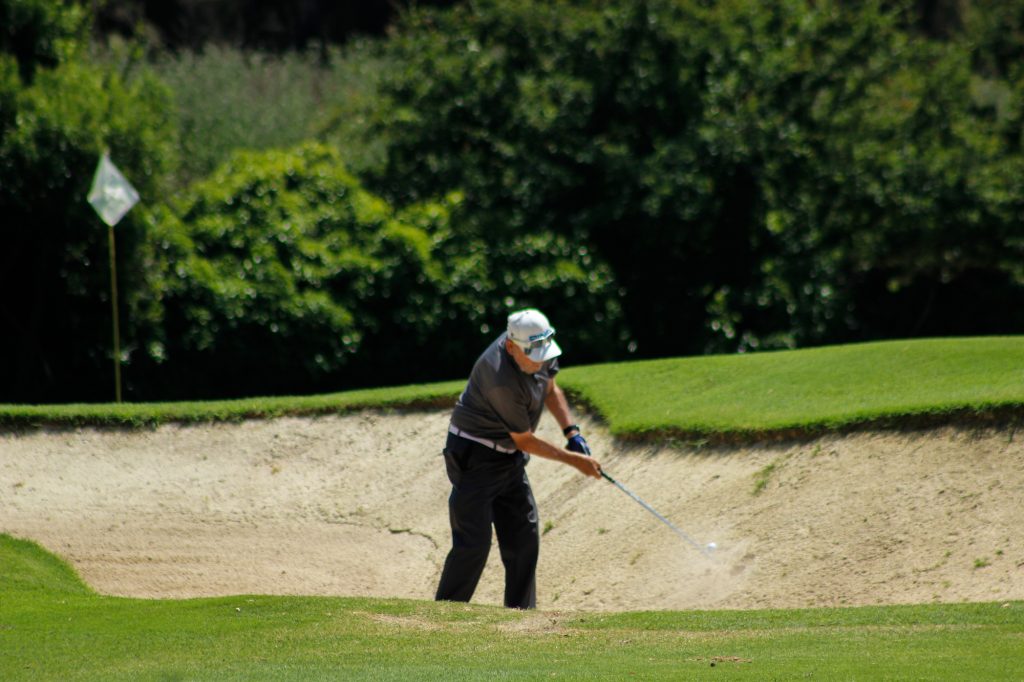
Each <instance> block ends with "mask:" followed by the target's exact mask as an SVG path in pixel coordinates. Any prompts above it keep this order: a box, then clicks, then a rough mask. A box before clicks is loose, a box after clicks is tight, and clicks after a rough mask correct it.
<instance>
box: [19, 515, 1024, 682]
mask: <svg viewBox="0 0 1024 682" xmlns="http://www.w3.org/2000/svg"><path fill="white" fill-rule="evenodd" d="M1022 636H1024V603H1020V602H1012V603H1008V604H963V605H929V606H897V607H870V608H846V609H810V610H785V611H745V612H744V611H722V612H685V613H683V612H642V613H622V614H595V613H548V612H521V611H510V610H506V609H500V608H495V607H483V606H467V605H461V604H459V605H457V604H435V603H432V602H416V601H408V600H380V599H347V598H299V597H255V596H239V597H227V598H218V599H194V600H184V601H173V600H161V601H148V600H135V599H121V598H114V597H103V596H99V595H96V594H94V593H93V592H91V591H90V590H89V588H88V587H87V586H85V585H84V584H82V583H81V582H80V581H79V580H78V579H77V577H76V576H75V574H74V572H73V571H72V570H71V569H70V568H69V567H68V566H67V565H66V564H64V563H63V562H62V561H60V560H59V559H57V558H56V557H54V556H52V555H50V554H48V553H47V552H45V551H43V550H42V549H40V548H39V547H38V546H36V545H34V544H32V543H29V542H25V541H21V540H14V539H11V538H9V537H7V536H2V535H0V651H2V652H3V655H2V656H0V679H4V680H44V679H61V680H118V679H132V680H140V679H141V680H149V679H161V680H166V679H190V680H205V679H210V680H214V679H215V680H225V679H227V680H231V679H239V680H242V679H244V680H252V679H261V680H262V679H270V680H278V679H280V680H308V679H347V680H424V679H448V680H479V679H523V680H540V679H545V680H550V679H563V680H594V679H599V680H600V679H605V680H619V679H630V678H636V679H666V680H669V679H705V678H710V677H711V676H712V675H716V676H718V677H722V676H723V675H724V676H725V677H728V678H729V679H751V680H764V679H792V678H805V677H811V678H816V679H988V680H999V679H1020V678H1021V676H1024V653H1022V649H1021V647H1020V642H1021V638H1022ZM712 664H714V665H712Z"/></svg>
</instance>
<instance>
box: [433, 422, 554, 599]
mask: <svg viewBox="0 0 1024 682" xmlns="http://www.w3.org/2000/svg"><path fill="white" fill-rule="evenodd" d="M444 460H445V466H446V468H447V470H448V479H449V480H450V481H451V482H452V493H451V495H450V496H449V498H448V516H449V519H450V520H451V524H452V549H451V551H450V552H448V558H447V559H445V562H444V570H443V571H442V572H441V582H440V584H439V585H438V587H437V597H436V599H437V600H445V601H466V602H468V601H469V600H470V598H472V596H473V592H474V591H475V590H476V586H477V583H478V582H479V581H480V575H481V574H482V573H483V571H484V565H485V564H486V563H487V555H488V553H489V552H490V549H491V525H492V524H493V525H494V530H495V532H497V534H498V549H499V551H500V552H501V562H502V563H503V564H504V565H505V606H508V607H511V608H518V609H532V608H535V607H536V606H537V555H538V551H539V549H540V533H539V531H538V524H537V503H536V501H535V500H534V499H533V491H532V490H531V489H530V480H529V479H528V478H527V476H526V463H527V461H529V455H526V454H524V453H522V452H516V453H515V454H508V453H504V452H497V451H495V450H491V449H490V448H488V447H486V446H484V445H480V444H479V443H474V442H473V441H471V440H466V439H465V438H460V437H458V436H456V435H454V434H448V442H447V443H446V445H445V449H444Z"/></svg>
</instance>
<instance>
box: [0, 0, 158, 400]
mask: <svg viewBox="0 0 1024 682" xmlns="http://www.w3.org/2000/svg"><path fill="white" fill-rule="evenodd" d="M0 7H2V11H3V12H6V13H7V14H6V16H7V17H8V18H10V17H15V18H16V19H18V20H17V21H14V23H12V24H5V25H4V26H5V29H7V30H8V33H7V38H6V42H5V43H4V49H5V50H8V49H9V50H15V51H16V54H15V53H12V52H7V51H4V52H0V215H3V224H4V227H3V230H2V232H3V237H4V245H3V248H2V249H0V323H2V326H3V328H4V330H5V333H4V334H2V335H0V356H2V357H3V358H4V362H3V363H2V364H0V400H7V401H61V400H68V399H78V400H83V399H110V398H112V395H113V391H112V390H111V386H110V379H109V376H110V360H111V358H110V348H111V332H110V300H109V291H110V287H109V282H110V279H109V278H110V273H109V272H108V267H107V265H106V263H107V257H106V254H107V243H106V233H105V231H104V230H103V229H102V225H101V223H100V222H99V220H98V218H97V217H96V215H95V213H94V212H93V210H92V208H91V207H90V206H89V205H88V203H86V194H87V192H88V190H89V183H90V182H91V180H92V175H93V171H94V169H95V167H96V163H97V161H98V159H99V157H100V154H101V153H102V152H103V150H104V149H109V150H110V152H111V154H112V156H113V158H114V159H115V161H116V163H117V164H118V166H119V167H120V168H121V169H122V170H123V171H124V172H125V174H126V175H127V176H128V177H129V178H130V179H131V181H132V183H133V184H134V185H135V186H136V187H137V188H138V189H139V190H140V192H141V193H142V195H143V197H144V202H152V201H153V200H154V199H155V198H156V197H159V191H158V187H159V181H160V178H161V176H162V174H163V173H164V172H165V171H166V169H167V165H168V163H169V162H170V160H171V159H172V158H173V154H172V144H171V141H172V139H173V128H172V124H171V120H170V119H169V117H168V116H167V114H166V112H167V110H168V109H169V101H168V97H167V92H166V90H165V89H164V88H163V87H162V86H160V85H159V84H158V83H156V82H155V81H154V80H153V79H151V78H149V77H147V76H145V74H140V75H138V76H137V77H134V78H132V79H130V80H125V79H124V78H123V77H122V76H121V75H120V74H118V73H115V72H113V71H110V70H105V69H98V68H94V67H91V66H89V65H87V64H84V63H83V62H82V61H80V59H79V57H78V55H77V52H76V51H75V50H76V46H75V45H74V44H73V43H72V42H71V41H70V38H68V36H69V35H70V33H72V31H71V29H69V28H68V27H69V26H77V25H78V23H79V22H80V10H79V9H78V8H77V7H76V6H74V5H71V4H64V3H31V2H12V3H4V4H2V5H0ZM44 29H46V30H44ZM26 45H35V47H32V48H29V47H25V46H26ZM145 210H146V209H145V208H142V209H140V208H136V209H135V210H134V211H133V212H132V213H130V214H129V215H128V217H126V218H125V220H124V221H122V222H121V223H120V224H119V225H118V228H117V235H118V246H119V252H118V272H119V275H120V278H121V282H120V284H121V289H122V302H123V310H122V319H124V320H125V321H126V322H127V324H126V326H125V328H124V329H123V333H124V336H125V339H124V340H125V344H124V346H125V352H126V354H127V355H128V356H129V359H131V356H133V355H135V354H137V353H138V352H140V351H139V348H140V346H144V339H145V337H146V335H147V334H148V332H147V329H148V328H149V326H150V325H151V324H152V323H153V322H154V320H155V319H157V318H158V317H159V311H158V310H157V309H156V308H154V307H153V305H152V301H151V300H150V299H149V297H148V294H147V291H148V289H149V288H150V284H149V278H150V277H151V276H152V275H151V273H150V272H149V271H147V269H146V267H145V260H146V255H145V253H144V250H145V238H144V233H143V230H142V224H143V217H144V214H145Z"/></svg>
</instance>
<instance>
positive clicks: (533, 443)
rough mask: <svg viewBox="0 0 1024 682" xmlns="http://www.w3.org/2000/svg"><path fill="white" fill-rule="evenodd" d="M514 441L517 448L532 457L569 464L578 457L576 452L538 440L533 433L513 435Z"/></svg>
mask: <svg viewBox="0 0 1024 682" xmlns="http://www.w3.org/2000/svg"><path fill="white" fill-rule="evenodd" d="M512 440H513V441H515V444H516V448H518V449H519V450H522V451H523V452H528V453H530V454H531V455H537V456H538V457H543V458H544V459H553V460H555V461H556V462H563V463H565V464H568V463H569V460H571V459H573V458H575V457H577V456H578V455H577V454H576V453H574V452H569V451H568V450H565V449H563V448H560V447H557V446H555V445H552V444H551V443H549V442H547V441H546V440H543V439H541V438H537V436H535V435H533V434H532V433H513V434H512Z"/></svg>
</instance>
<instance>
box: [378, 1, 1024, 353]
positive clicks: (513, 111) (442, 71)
mask: <svg viewBox="0 0 1024 682" xmlns="http://www.w3.org/2000/svg"><path fill="white" fill-rule="evenodd" d="M979 11H980V10H979ZM1002 11H1004V12H1005V10H1002ZM904 19H905V17H903V16H901V15H900V14H898V13H896V12H894V11H889V10H886V9H885V8H884V7H883V6H882V5H881V4H880V3H873V2H865V3H841V2H796V1H781V0H777V1H773V2H761V1H760V0H756V1H755V0H723V1H721V2H716V3H703V2H686V1H668V0H665V1H661V0H647V1H641V2H622V3H605V2H601V3H590V2H574V3H561V4H558V5H551V4H549V3H543V2H519V1H515V2H513V1H512V0H486V1H482V2H479V3H474V4H473V5H472V6H470V7H465V8H462V9H459V10H458V11H455V12H452V13H446V14H439V13H420V14H416V15H414V16H413V17H411V19H410V20H409V22H408V25H407V26H406V30H405V31H404V33H403V35H402V37H401V38H399V39H396V40H394V41H392V46H393V49H394V50H395V51H396V53H397V58H396V61H397V62H399V63H402V64H403V65H404V68H403V69H400V70H395V71H394V72H392V73H391V74H390V78H389V79H388V80H387V82H386V85H385V92H386V94H387V96H388V97H389V100H390V102H391V105H390V108H389V110H388V112H387V115H386V116H385V117H384V118H383V119H382V129H384V130H386V131H387V136H388V139H389V148H388V159H387V167H386V168H385V169H384V170H383V172H381V173H380V174H379V175H378V177H377V179H376V182H377V183H378V185H377V186H379V187H381V188H382V190H383V191H384V192H385V194H386V196H388V197H390V198H392V199H393V200H395V201H398V202H403V201H414V200H420V199H422V198H424V197H430V196H433V195H435V194H437V193H439V192H443V191H448V190H450V189H451V188H452V187H459V188H461V189H462V190H463V191H464V192H465V194H466V207H467V221H468V224H469V225H471V226H486V227H487V229H489V230H497V231H498V232H499V233H501V234H502V235H504V237H503V238H508V236H509V235H514V234H517V233H521V232H523V231H525V230H533V229H542V230H553V231H555V232H557V233H560V234H563V235H565V236H567V237H569V238H571V239H573V240H575V241H577V242H579V243H582V244H586V245H588V246H592V247H593V248H594V250H595V252H596V254H597V255H598V256H600V257H602V258H604V259H606V260H607V261H608V263H609V264H610V265H611V266H612V269H613V271H614V273H615V276H616V277H617V279H618V281H619V283H620V284H621V285H622V286H623V287H624V289H625V294H624V297H623V308H624V311H625V315H626V319H627V322H628V326H629V329H630V331H631V333H632V334H633V335H634V338H635V339H636V342H637V346H636V347H637V350H638V351H639V353H640V354H641V355H647V356H659V355H678V354H687V353H698V352H703V351H709V350H718V351H733V350H743V349H753V348H765V347H788V346H795V345H807V344H816V343H822V342H829V341H848V340H856V339H866V338H879V337H891V336H916V335H935V334H963V333H991V332H1019V331H1021V330H1022V329H1024V316H1022V314H1021V313H1020V311H1021V309H1022V307H1021V304H1022V303H1024V279H1022V277H1021V274H1022V273H1021V269H1020V266H1019V263H1021V262H1022V260H1021V258H1022V256H1024V253H1022V252H1021V249H1022V246H1024V244H1022V242H1021V239H1020V234H1021V232H1020V218H1021V208H1022V200H1024V193H1022V192H1021V187H1020V184H1019V183H1018V182H1016V181H1015V178H1016V177H1018V176H1019V174H1020V173H1019V171H1020V169H1021V156H1020V150H1019V141H1018V140H1016V139H1014V138H1016V137H1019V125H1018V126H1016V127H1014V126H1008V125H1007V123H1008V122H1007V121H1005V120H1003V119H1000V117H999V115H998V113H999V112H997V111H994V110H993V109H992V108H991V107H987V106H985V100H984V97H983V96H982V95H981V94H979V93H978V89H979V87H980V85H981V84H980V82H979V80H978V79H977V77H976V76H975V75H974V74H973V73H972V70H971V66H972V65H971V56H972V51H971V49H970V47H971V46H970V45H969V44H967V43H966V42H947V43H938V42H933V41H930V40H928V39H926V38H923V37H920V36H915V35H913V34H911V33H908V32H907V31H906V30H904V24H905V21H904ZM990 61H991V60H990ZM1019 92H1020V90H1019V89H1017V90H1014V91H1013V92H1012V93H1011V94H1009V95H1008V97H1009V98H1010V99H1011V100H1012V104H1011V105H1010V108H1011V109H1016V108H1018V107H1019V102H1020V101H1021V100H1020V97H1019ZM1008 132H1010V133H1012V134H1013V137H1010V138H1009V139H1007V133H1008ZM621 350H624V349H621Z"/></svg>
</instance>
